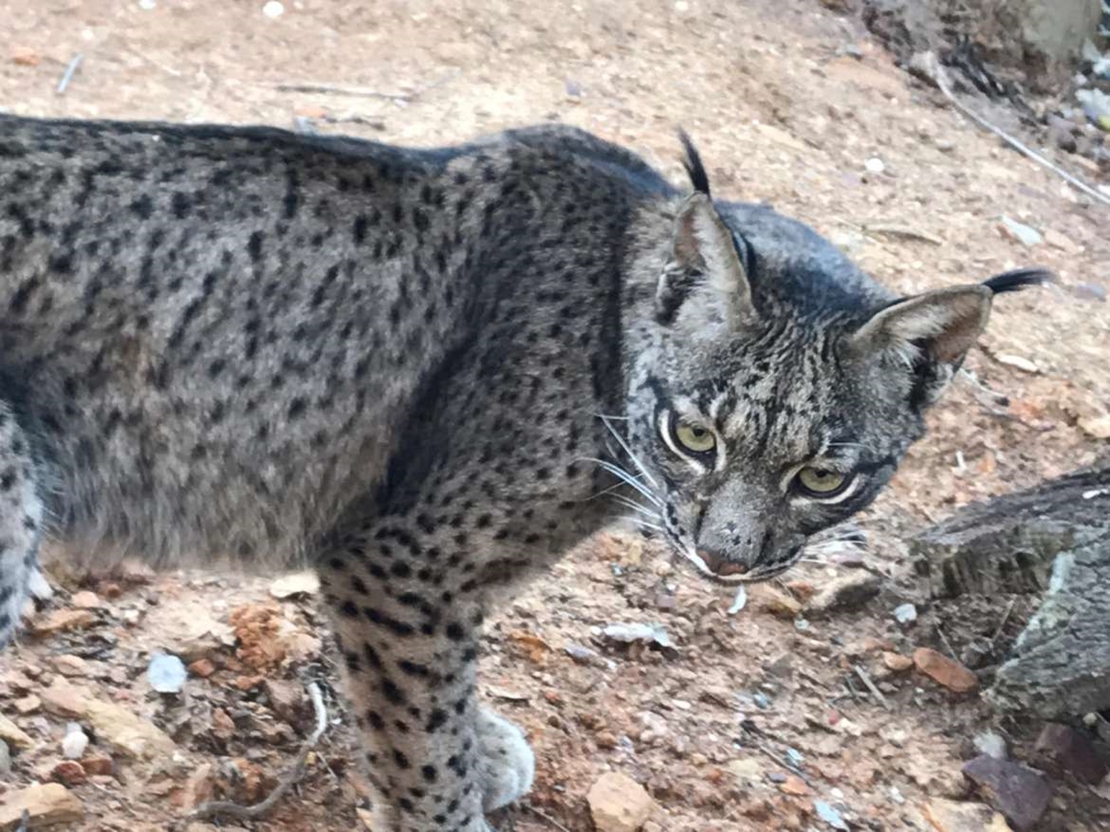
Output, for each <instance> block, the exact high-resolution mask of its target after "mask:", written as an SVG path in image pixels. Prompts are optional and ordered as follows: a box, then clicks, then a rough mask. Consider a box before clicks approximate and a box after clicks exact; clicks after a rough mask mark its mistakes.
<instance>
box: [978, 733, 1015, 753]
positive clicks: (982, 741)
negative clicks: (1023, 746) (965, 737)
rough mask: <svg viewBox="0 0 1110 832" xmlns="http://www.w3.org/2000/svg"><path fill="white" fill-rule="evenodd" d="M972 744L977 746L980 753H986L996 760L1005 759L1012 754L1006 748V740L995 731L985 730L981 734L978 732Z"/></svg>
mask: <svg viewBox="0 0 1110 832" xmlns="http://www.w3.org/2000/svg"><path fill="white" fill-rule="evenodd" d="M971 744H972V745H974V746H975V750H976V751H978V752H979V753H980V754H986V755H987V756H989V757H994V758H995V759H996V760H1005V759H1007V758H1008V757H1009V756H1010V755H1009V753H1008V752H1007V750H1006V740H1005V739H1004V738H1003V737H1002V735H1000V734H997V733H995V732H994V731H984V732H983V733H981V734H976V735H975V738H974V739H972V741H971Z"/></svg>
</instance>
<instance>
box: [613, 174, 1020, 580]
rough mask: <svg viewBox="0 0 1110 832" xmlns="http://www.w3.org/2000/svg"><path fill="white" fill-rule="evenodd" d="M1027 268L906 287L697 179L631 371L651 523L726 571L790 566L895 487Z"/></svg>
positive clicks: (633, 429)
mask: <svg viewBox="0 0 1110 832" xmlns="http://www.w3.org/2000/svg"><path fill="white" fill-rule="evenodd" d="M1032 274H1033V273H1020V274H1017V275H1008V276H1004V277H1002V278H996V279H995V280H994V281H990V282H988V284H987V285H973V286H963V287H958V288H954V289H944V290H940V291H936V292H931V293H927V294H924V295H920V296H917V297H912V298H908V299H902V300H899V299H897V298H896V297H894V296H892V295H886V294H884V293H882V291H881V290H879V289H877V287H876V286H875V284H873V283H871V282H870V281H868V280H867V279H866V278H863V276H862V275H860V273H859V272H858V271H857V270H856V269H855V268H854V267H853V266H852V264H851V263H850V262H849V261H848V260H847V259H846V258H845V257H844V256H843V255H841V254H840V253H839V252H838V251H837V250H836V249H835V248H834V247H833V246H832V245H831V244H829V243H828V242H826V241H824V240H823V239H822V238H820V237H819V236H818V235H816V234H815V233H813V232H811V231H809V230H808V229H805V228H804V227H803V226H801V225H800V224H798V223H795V222H793V221H791V220H788V219H786V218H784V217H781V216H779V215H777V214H775V213H774V212H773V211H770V210H769V209H764V208H755V207H751V206H741V205H727V204H723V205H715V204H714V203H713V202H711V201H710V199H709V197H708V195H707V194H705V193H695V194H694V195H693V196H692V197H690V198H689V199H688V200H687V201H686V202H685V203H684V204H683V205H682V206H681V208H680V209H679V211H678V215H677V216H676V217H675V224H674V238H673V244H672V251H671V258H670V260H669V262H668V263H667V264H666V265H665V267H664V268H663V270H662V274H661V275H660V276H659V281H658V290H657V294H656V316H655V321H654V323H653V326H654V340H653V344H654V349H652V350H648V351H645V353H644V354H643V355H642V356H640V357H639V359H638V361H637V363H636V365H635V369H634V373H633V381H632V384H631V386H630V394H629V395H630V400H629V402H628V410H627V412H628V417H629V422H628V436H629V439H630V441H629V448H628V449H627V450H628V451H629V452H630V453H629V455H630V456H632V457H633V458H634V461H633V463H632V465H631V466H630V467H631V468H639V471H635V470H633V471H631V473H633V474H635V475H638V479H637V482H636V484H637V485H638V486H639V487H640V491H641V496H642V497H643V498H644V500H645V501H646V502H645V503H644V504H643V505H642V506H641V508H640V512H641V515H642V516H643V515H645V514H646V515H647V516H648V519H647V520H645V523H650V524H653V525H655V526H657V527H660V528H661V529H662V530H663V531H664V532H665V534H666V536H667V537H668V539H669V540H670V542H671V543H672V544H673V545H674V546H675V547H676V549H677V551H678V552H679V553H681V555H683V556H684V557H685V558H686V559H688V560H689V561H690V562H692V563H693V564H694V566H695V567H696V568H697V569H698V571H699V572H701V573H702V574H704V575H706V576H709V577H710V578H712V579H715V580H718V581H722V582H728V583H738V582H744V581H761V580H766V579H768V578H770V577H773V576H774V575H777V574H779V573H780V572H782V571H784V570H785V569H787V568H789V567H790V566H791V565H793V564H794V563H795V562H796V561H797V559H798V558H799V557H800V555H801V552H802V549H803V546H804V544H805V542H806V540H807V539H808V538H809V537H810V536H811V535H813V534H815V533H817V532H819V531H821V530H823V529H826V528H828V527H830V526H832V525H834V524H837V523H839V522H842V521H844V520H845V519H847V518H848V517H849V516H850V515H852V514H854V513H855V512H858V511H859V510H861V509H862V508H864V507H865V506H867V505H868V504H869V503H870V502H871V501H872V500H873V499H874V498H875V496H876V495H877V494H878V493H879V492H880V491H881V490H882V488H883V487H884V486H885V485H886V484H887V482H888V481H889V480H890V478H891V476H892V475H893V474H894V471H895V470H896V468H897V466H898V464H899V462H900V461H901V460H902V458H903V456H904V455H905V453H906V450H907V449H908V448H909V446H910V445H911V444H912V443H913V442H914V441H916V440H917V439H918V438H919V437H920V436H921V435H922V433H923V431H924V420H923V414H924V411H925V409H926V408H927V407H928V406H929V405H931V404H932V403H933V402H935V401H936V400H937V398H938V397H939V395H940V394H941V392H942V390H943V389H944V387H945V386H946V385H947V384H948V382H949V381H950V380H951V378H952V377H953V375H954V373H955V372H956V370H958V368H959V366H960V364H961V363H962V361H963V359H964V356H965V354H966V352H967V350H968V349H969V348H970V347H971V346H972V345H973V344H974V342H975V339H976V337H977V336H978V334H979V333H980V332H981V331H982V328H983V326H984V325H985V323H986V320H987V316H988V313H989V310H990V304H991V298H992V296H993V293H994V291H1005V290H1007V289H1008V288H1018V286H1017V285H1016V284H1015V285H1013V286H1011V285H1010V283H1012V282H1014V281H1017V282H1019V283H1022V281H1026V282H1035V281H1037V280H1039V279H1040V275H1039V273H1037V274H1036V276H1031V275H1032ZM1007 281H1009V282H1007ZM992 283H993V286H992V285H991V284H992ZM1022 285H1024V283H1022Z"/></svg>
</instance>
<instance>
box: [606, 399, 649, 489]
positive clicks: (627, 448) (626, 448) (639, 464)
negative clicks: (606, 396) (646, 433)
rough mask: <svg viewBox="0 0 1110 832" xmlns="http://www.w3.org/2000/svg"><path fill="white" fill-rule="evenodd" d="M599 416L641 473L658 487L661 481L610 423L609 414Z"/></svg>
mask: <svg viewBox="0 0 1110 832" xmlns="http://www.w3.org/2000/svg"><path fill="white" fill-rule="evenodd" d="M598 418H599V419H601V423H602V424H603V425H605V427H606V428H608V429H609V433H611V434H613V438H614V439H616V440H617V441H618V442H619V443H620V446H621V447H622V448H624V452H625V453H626V454H628V457H629V459H631V460H632V462H633V464H634V465H635V466H636V467H637V468H638V469H640V473H641V474H643V475H644V476H645V477H646V478H647V481H648V482H650V483H651V484H652V485H653V486H654V487H655V488H658V487H659V482H658V481H657V480H656V479H655V477H653V476H652V475H651V472H650V471H648V469H647V467H646V466H645V465H644V463H642V462H640V458H639V457H638V456H636V454H635V452H633V450H632V447H631V446H630V445H629V444H628V443H627V442H626V441H625V439H624V437H623V436H621V435H620V434H619V433H617V429H616V428H615V427H613V425H612V423H610V421H609V418H608V417H607V416H599V417H598Z"/></svg>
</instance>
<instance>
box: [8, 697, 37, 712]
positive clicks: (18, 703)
mask: <svg viewBox="0 0 1110 832" xmlns="http://www.w3.org/2000/svg"><path fill="white" fill-rule="evenodd" d="M12 707H13V708H15V710H16V712H17V713H19V714H21V715H22V716H27V714H33V713H34V712H35V711H37V710H38V709H39V708H41V707H42V700H41V699H39V698H38V697H37V696H35V695H34V694H33V693H29V694H27V695H26V696H24V697H22V698H20V699H16V700H15V701H14V702H12Z"/></svg>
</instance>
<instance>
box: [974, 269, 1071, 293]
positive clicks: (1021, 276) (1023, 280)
mask: <svg viewBox="0 0 1110 832" xmlns="http://www.w3.org/2000/svg"><path fill="white" fill-rule="evenodd" d="M1055 282H1056V275H1054V274H1053V273H1052V272H1050V271H1049V270H1048V269H1038V268H1031V269H1015V270H1014V271H1012V272H1005V273H1003V274H1000V275H995V276H994V277H992V278H991V279H990V280H984V281H983V285H984V286H986V287H987V288H988V289H990V290H991V291H992V292H994V294H996V295H1001V294H1002V293H1003V292H1020V291H1021V290H1022V289H1026V288H1028V287H1029V286H1039V285H1040V284H1042V283H1055Z"/></svg>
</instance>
